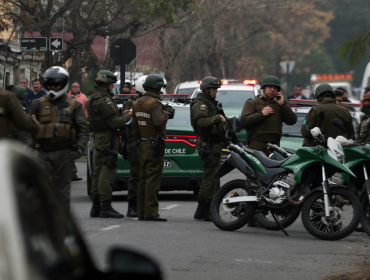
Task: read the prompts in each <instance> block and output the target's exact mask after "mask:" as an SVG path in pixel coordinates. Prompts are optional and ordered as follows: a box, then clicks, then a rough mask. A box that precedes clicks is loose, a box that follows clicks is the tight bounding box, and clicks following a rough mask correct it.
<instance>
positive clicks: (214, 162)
mask: <svg viewBox="0 0 370 280" xmlns="http://www.w3.org/2000/svg"><path fill="white" fill-rule="evenodd" d="M202 141H203V143H202V151H201V153H200V157H201V159H202V160H203V161H204V165H205V166H210V167H212V166H218V164H219V157H220V151H217V150H215V149H213V144H219V143H220V142H221V141H220V139H217V138H216V139H215V138H213V139H212V138H203V139H202ZM207 143H208V144H209V145H208V149H206V147H207Z"/></svg>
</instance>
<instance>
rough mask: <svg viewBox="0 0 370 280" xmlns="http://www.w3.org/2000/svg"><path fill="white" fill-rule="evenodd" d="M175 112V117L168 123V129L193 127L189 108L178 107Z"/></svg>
mask: <svg viewBox="0 0 370 280" xmlns="http://www.w3.org/2000/svg"><path fill="white" fill-rule="evenodd" d="M175 110H176V113H175V116H174V118H173V119H169V120H168V121H167V127H176V128H177V127H191V124H190V108H189V107H188V106H186V107H176V108H175Z"/></svg>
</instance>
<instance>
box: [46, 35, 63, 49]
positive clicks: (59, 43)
mask: <svg viewBox="0 0 370 280" xmlns="http://www.w3.org/2000/svg"><path fill="white" fill-rule="evenodd" d="M49 50H51V51H62V50H63V38H62V37H49Z"/></svg>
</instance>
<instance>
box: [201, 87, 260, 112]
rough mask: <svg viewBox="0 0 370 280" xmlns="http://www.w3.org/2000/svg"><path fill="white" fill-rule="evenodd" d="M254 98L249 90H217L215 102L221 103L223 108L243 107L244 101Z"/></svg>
mask: <svg viewBox="0 0 370 280" xmlns="http://www.w3.org/2000/svg"><path fill="white" fill-rule="evenodd" d="M199 92H201V91H199ZM199 92H197V93H196V95H198V93H199ZM254 97H255V95H254V92H253V91H251V90H218V91H217V96H216V100H217V101H218V102H219V103H222V107H223V108H228V107H243V105H244V102H245V101H247V100H248V99H250V98H254ZM194 98H195V97H194Z"/></svg>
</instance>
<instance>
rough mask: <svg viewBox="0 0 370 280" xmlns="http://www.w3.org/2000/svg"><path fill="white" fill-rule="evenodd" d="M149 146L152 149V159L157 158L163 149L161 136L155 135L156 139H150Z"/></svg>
mask: <svg viewBox="0 0 370 280" xmlns="http://www.w3.org/2000/svg"><path fill="white" fill-rule="evenodd" d="M148 142H149V145H150V147H152V148H153V149H154V154H153V157H155V158H156V157H158V156H159V154H160V153H161V151H162V150H163V149H164V140H163V139H162V136H161V135H157V137H150V138H149V140H148Z"/></svg>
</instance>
